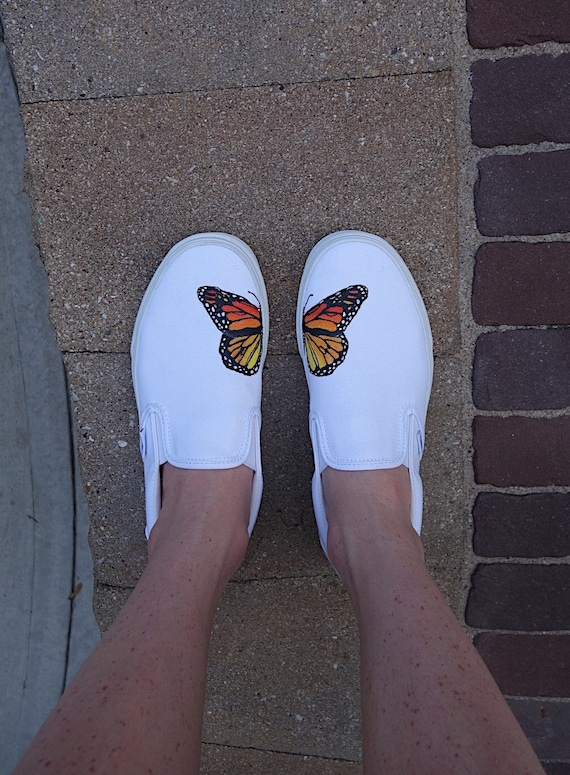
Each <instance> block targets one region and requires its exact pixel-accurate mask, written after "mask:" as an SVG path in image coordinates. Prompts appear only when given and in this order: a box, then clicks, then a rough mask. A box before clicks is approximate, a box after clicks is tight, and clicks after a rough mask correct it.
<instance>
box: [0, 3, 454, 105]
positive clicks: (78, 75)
mask: <svg viewBox="0 0 570 775" xmlns="http://www.w3.org/2000/svg"><path fill="white" fill-rule="evenodd" d="M2 6H3V18H4V24H5V27H6V34H7V36H8V37H9V39H10V41H11V45H12V48H13V51H14V52H15V53H16V57H15V64H16V77H17V81H18V84H19V88H20V93H21V96H22V100H23V102H35V101H46V100H66V99H77V98H93V97H102V96H119V97H123V96H125V95H137V94H153V93H158V94H161V93H165V92H187V91H195V90H209V89H218V88H241V87H246V86H257V85H260V84H264V83H292V82H297V81H311V82H312V81H322V80H338V79H343V78H352V77H372V78H374V77H377V76H379V75H394V74H402V73H418V72H425V71H436V70H441V69H444V68H446V67H449V60H450V25H449V22H448V14H449V8H448V3H447V2H446V0H433V1H432V2H431V3H430V4H429V7H427V6H425V5H423V4H422V3H418V2H415V0H400V2H397V1H396V0H380V1H379V2H366V0H360V1H359V2H355V3H344V2H342V0H329V1H327V2H319V3H312V4H311V5H310V6H307V4H306V3H304V2H302V1H301V0H294V2H289V3H286V4H283V3H278V2H275V0H269V2H263V3H259V2H256V0H243V1H242V2H239V3H237V2H232V3H227V2H224V0H213V2H209V3H206V4H196V3H194V4H190V3H185V2H180V0H177V2H168V1H167V0H159V1H158V2H155V1H154V0H138V2H134V3H130V4H129V6H128V8H126V7H125V4H124V2H121V0H95V1H94V2H89V3H88V4H85V3H84V2H82V1H81V0H70V2H66V3H65V4H64V5H62V4H61V3H59V2H57V0H45V1H44V2H42V3H41V4H39V3H37V4H36V3H34V4H30V3H25V2H21V0H3V3H2Z"/></svg>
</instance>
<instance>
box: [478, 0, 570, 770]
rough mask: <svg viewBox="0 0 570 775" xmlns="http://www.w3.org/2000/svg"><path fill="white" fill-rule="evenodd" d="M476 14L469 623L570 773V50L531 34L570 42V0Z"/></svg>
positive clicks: (491, 3) (535, 740) (522, 713)
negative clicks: (473, 486) (473, 493)
mask: <svg viewBox="0 0 570 775" xmlns="http://www.w3.org/2000/svg"><path fill="white" fill-rule="evenodd" d="M466 13H467V34H468V39H469V43H470V45H471V47H472V53H473V55H474V56H473V61H472V66H471V72H470V76H471V88H472V93H471V104H470V116H469V117H470V122H471V141H472V143H473V150H474V153H473V154H472V156H476V157H477V158H479V163H478V165H477V170H476V173H477V181H476V183H475V187H474V191H473V203H474V209H475V216H476V222H477V230H478V234H477V242H478V244H479V247H478V249H477V251H476V255H475V256H473V257H474V274H473V285H472V298H471V301H472V313H473V320H474V323H475V326H476V332H477V338H476V342H475V347H474V353H473V375H472V388H473V406H474V422H473V448H474V456H473V470H474V479H475V484H476V490H477V497H476V499H475V502H474V506H473V526H474V538H473V551H474V554H475V557H474V559H475V568H474V572H473V575H472V578H471V587H470V590H469V593H468V598H467V604H466V611H465V621H466V623H467V625H468V626H469V627H472V628H473V629H474V630H475V638H474V643H475V645H476V647H477V649H478V650H479V653H480V654H481V656H482V657H483V659H484V660H485V662H486V664H487V665H488V667H489V669H490V670H491V673H492V674H493V676H494V677H495V679H496V680H497V683H498V684H499V687H500V688H501V690H502V692H503V693H504V694H505V695H506V696H507V697H508V699H509V703H510V704H511V707H512V708H513V710H514V711H515V715H516V716H517V718H518V719H519V722H520V723H521V725H522V727H523V729H524V731H525V732H526V734H527V736H528V737H529V739H530V741H531V743H532V745H533V746H534V748H535V750H536V752H537V754H538V755H539V757H540V759H541V761H542V762H543V764H544V767H545V769H546V771H547V773H549V775H550V774H554V773H556V775H563V773H566V775H568V773H570V744H569V740H570V682H569V681H568V678H567V676H568V675H570V615H569V612H570V565H569V564H568V557H569V556H570V491H569V488H570V328H565V327H564V326H569V325H570V237H569V236H568V232H570V216H569V210H568V206H567V202H568V200H569V199H570V184H569V183H568V180H570V150H569V149H568V147H567V146H568V144H570V125H569V124H568V121H567V118H566V117H567V115H568V111H569V110H570V96H569V95H570V88H569V87H570V50H569V49H568V47H566V49H565V50H564V49H562V48H561V47H560V46H558V47H552V45H551V47H550V49H545V46H541V47H540V48H539V50H533V49H532V48H530V46H532V45H533V44H536V43H541V42H545V41H547V42H549V43H550V44H552V43H568V42H570V2H568V0H544V2H543V3H540V4H538V3H535V2H533V0H516V1H515V0H508V1H507V0H466ZM523 45H526V46H529V48H525V49H520V54H519V51H518V50H517V49H515V48H514V47H520V46H523ZM502 46H509V47H511V48H510V49H507V50H501V51H499V52H497V51H496V50H495V49H497V48H499V47H502ZM561 145H562V147H561Z"/></svg>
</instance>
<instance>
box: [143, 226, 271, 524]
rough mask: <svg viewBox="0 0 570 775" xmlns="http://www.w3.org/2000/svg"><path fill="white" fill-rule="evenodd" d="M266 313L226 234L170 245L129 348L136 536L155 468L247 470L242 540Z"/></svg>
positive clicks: (155, 505)
mask: <svg viewBox="0 0 570 775" xmlns="http://www.w3.org/2000/svg"><path fill="white" fill-rule="evenodd" d="M268 334H269V308H268V304H267V294H266V291H265V284H264V282H263V277H262V275H261V270H260V268H259V265H258V263H257V259H256V257H255V255H254V254H253V252H252V251H251V249H250V248H249V247H248V246H247V245H246V244H245V242H242V241H241V240H240V239H238V238H237V237H232V236H230V235H229V234H219V233H210V234H195V235H194V236H192V237H187V238H186V239H184V240H182V241H181V242H179V243H178V244H177V245H175V246H174V247H173V248H172V249H171V250H170V252H169V253H168V255H167V256H166V258H165V259H164V260H163V261H162V263H161V264H160V266H159V267H158V269H157V271H156V273H155V275H154V277H153V278H152V280H151V282H150V284H149V286H148V288H147V290H146V293H145V294H144V297H143V299H142V302H141V306H140V309H139V312H138V315H137V319H136V323H135V328H134V332H133V340H132V344H131V361H132V374H133V385H134V389H135V396H136V399H137V407H138V412H139V428H140V449H141V455H142V458H143V463H144V479H145V498H146V521H147V526H146V535H147V538H148V536H149V535H150V531H151V530H152V528H153V525H154V524H155V522H156V520H157V519H158V515H159V511H160V504H161V477H160V466H161V465H162V464H163V463H166V462H169V463H171V464H172V465H173V466H176V467H178V468H199V469H208V468H235V467H236V466H239V465H241V464H243V463H245V464H246V465H248V466H249V467H250V468H252V469H253V470H254V471H255V474H254V477H253V491H252V501H251V512H250V519H249V532H250V534H251V531H252V529H253V526H254V524H255V520H256V518H257V512H258V511H259V504H260V502H261V493H262V474H261V451H260V440H259V433H260V427H261V372H262V369H263V363H264V361H265V356H266V353H267V340H268Z"/></svg>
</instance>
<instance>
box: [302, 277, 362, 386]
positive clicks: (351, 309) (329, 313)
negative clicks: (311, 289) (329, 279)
mask: <svg viewBox="0 0 570 775" xmlns="http://www.w3.org/2000/svg"><path fill="white" fill-rule="evenodd" d="M367 297H368V289H367V288H366V287H365V286H364V285H349V286H348V287H347V288H343V289H342V290H340V291H337V292H336V293H333V294H332V295H331V296H327V297H326V298H325V299H323V300H322V301H320V302H319V303H318V304H315V306H314V307H311V309H309V310H308V311H307V312H305V313H304V314H303V342H304V345H305V352H306V354H307V363H308V366H309V370H310V372H311V373H312V374H314V376H315V377H326V376H328V375H329V374H332V373H333V371H334V370H335V369H336V368H338V366H340V364H341V363H342V362H343V361H344V359H345V358H346V354H347V352H348V340H347V338H346V336H345V334H344V331H345V329H346V327H347V326H348V325H349V323H350V322H351V320H352V319H353V318H354V316H355V315H356V313H357V312H358V310H359V309H360V306H361V305H362V302H363V301H365V300H366V298H367Z"/></svg>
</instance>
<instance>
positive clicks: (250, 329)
mask: <svg viewBox="0 0 570 775" xmlns="http://www.w3.org/2000/svg"><path fill="white" fill-rule="evenodd" d="M197 293H198V298H199V300H200V301H201V302H202V304H203V305H204V307H205V309H206V312H207V313H208V315H209V316H210V317H211V318H212V320H213V321H214V323H215V325H216V328H217V329H218V330H219V331H221V332H222V339H221V341H220V349H219V353H220V355H221V356H222V361H223V363H224V366H226V368H228V369H232V370H233V371H238V372H239V373H240V374H246V375H247V376H251V375H252V374H255V373H256V372H257V371H258V370H259V366H260V363H261V351H262V343H263V339H262V323H261V309H260V308H259V307H256V306H255V304H252V303H251V302H250V301H248V300H247V299H245V298H244V297H243V296H238V295H237V294H235V293H230V292H229V291H223V290H222V289H221V288H215V287H213V286H210V285H205V286H202V287H201V288H198V291H197ZM260 306H261V305H260Z"/></svg>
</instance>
